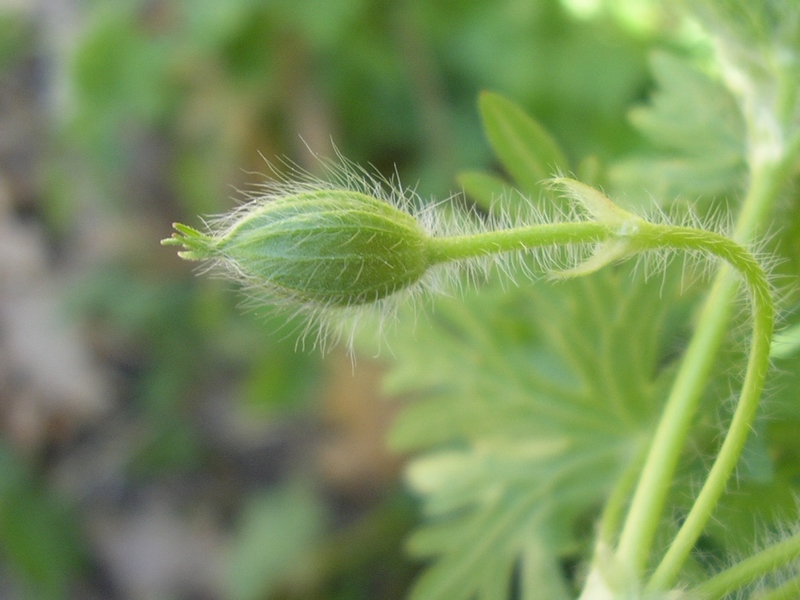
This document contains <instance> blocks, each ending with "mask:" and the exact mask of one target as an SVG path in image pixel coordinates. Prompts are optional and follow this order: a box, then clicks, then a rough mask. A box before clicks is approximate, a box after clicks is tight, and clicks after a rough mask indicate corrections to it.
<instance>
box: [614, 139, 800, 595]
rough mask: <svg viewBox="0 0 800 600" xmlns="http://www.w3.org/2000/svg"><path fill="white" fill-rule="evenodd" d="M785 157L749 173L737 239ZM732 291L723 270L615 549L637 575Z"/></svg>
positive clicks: (754, 218)
mask: <svg viewBox="0 0 800 600" xmlns="http://www.w3.org/2000/svg"><path fill="white" fill-rule="evenodd" d="M788 154H789V155H788V156H785V157H784V159H783V160H781V161H779V162H777V163H768V164H763V165H762V166H761V168H759V169H758V170H756V171H755V172H754V173H753V175H752V179H751V183H750V189H749V192H748V194H747V197H746V198H745V201H744V204H743V206H742V210H741V213H740V216H739V220H738V223H737V227H736V232H735V239H736V240H737V241H739V242H742V243H747V242H749V241H752V240H753V239H754V238H755V236H756V235H757V233H758V232H759V231H761V230H763V229H764V226H765V223H766V220H767V218H768V215H769V214H770V212H771V210H772V208H773V206H774V204H775V201H776V199H777V197H778V194H779V192H780V189H781V188H782V186H783V184H784V183H785V180H786V177H787V175H788V172H789V170H790V165H791V161H792V157H793V156H795V155H796V154H797V144H793V145H792V147H791V148H790V152H789V153H788ZM736 291H737V282H736V280H735V279H734V278H733V277H732V274H731V270H730V268H728V267H723V268H722V269H720V272H719V273H718V275H717V277H716V278H715V280H714V283H713V285H712V287H711V291H710V293H709V295H708V297H707V298H706V301H705V303H704V305H703V307H702V310H701V312H700V315H699V318H698V321H697V322H698V325H697V329H696V330H695V333H694V336H693V337H692V340H691V342H690V343H689V347H688V348H687V350H686V354H685V355H684V357H683V361H682V362H681V366H680V368H679V370H678V373H677V375H676V378H675V382H674V384H673V386H672V389H671V391H670V394H669V397H668V398H667V401H666V404H665V407H664V412H663V415H662V418H661V420H660V421H659V424H658V427H657V429H656V432H655V435H654V437H653V442H652V444H651V447H650V453H649V455H648V457H647V459H646V462H645V466H644V469H643V470H642V476H641V479H640V480H639V485H638V486H637V488H636V492H635V493H634V496H633V500H632V501H631V508H630V510H629V512H628V517H627V519H626V521H625V525H624V528H623V531H622V535H621V538H620V546H619V549H618V554H619V557H620V559H621V560H622V561H623V562H625V563H626V564H632V565H635V566H636V568H637V571H639V572H642V571H643V570H644V568H645V566H646V565H647V561H648V559H649V556H650V549H651V547H652V543H653V539H654V537H655V532H656V529H657V527H658V523H659V519H660V516H661V514H662V513H663V510H664V504H665V502H666V497H667V493H668V491H669V488H670V484H671V481H672V479H673V477H674V474H675V469H676V467H677V464H678V459H679V458H680V455H681V452H682V450H683V447H684V444H685V442H686V438H687V436H688V434H689V430H690V427H691V424H692V421H693V419H694V415H695V413H696V411H697V407H698V405H699V403H700V399H701V395H702V392H703V389H704V388H705V384H706V382H707V381H708V377H709V375H710V372H711V368H712V366H713V363H714V359H715V357H716V354H717V351H718V349H719V346H720V344H721V343H722V340H723V338H724V335H725V331H726V330H727V326H728V323H729V321H730V315H731V310H732V306H733V302H734V299H735V296H736ZM730 458H731V457H729V458H728V460H730ZM685 527H686V526H685V525H684V529H685ZM683 539H689V538H683ZM695 539H696V537H695ZM690 549H691V548H684V547H683V546H682V547H681V549H680V550H675V551H672V550H671V552H672V554H671V555H670V558H669V561H667V562H666V564H665V563H664V562H662V565H663V566H662V567H660V569H659V573H658V577H657V578H654V580H652V581H651V587H656V586H663V585H668V584H669V582H671V581H672V579H673V578H674V576H675V574H676V572H677V571H676V567H678V566H679V565H680V564H682V563H683V560H684V559H685V554H684V553H688V551H689V550H690ZM676 552H679V553H680V554H676ZM679 557H680V559H679ZM665 560H666V559H665Z"/></svg>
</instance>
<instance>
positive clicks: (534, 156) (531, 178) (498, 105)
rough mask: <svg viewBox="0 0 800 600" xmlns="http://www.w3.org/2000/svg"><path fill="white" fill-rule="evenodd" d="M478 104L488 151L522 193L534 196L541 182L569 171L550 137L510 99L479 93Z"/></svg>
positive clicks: (537, 192) (560, 152)
mask: <svg viewBox="0 0 800 600" xmlns="http://www.w3.org/2000/svg"><path fill="white" fill-rule="evenodd" d="M478 104H479V108H480V113H481V118H482V119H483V127H484V130H485V131H486V137H487V138H488V139H489V143H490V144H491V146H492V149H493V150H494V152H495V154H496V155H497V157H498V158H499V159H500V162H501V163H502V165H503V167H504V168H505V169H506V171H508V173H509V175H511V176H512V177H513V178H514V180H515V181H516V183H517V185H519V187H520V188H521V189H522V190H523V191H524V192H526V193H529V194H531V195H532V196H533V197H537V196H538V194H539V192H540V191H541V190H542V185H541V182H542V181H543V180H545V179H548V178H550V177H552V176H553V175H556V174H558V173H562V174H563V173H565V172H566V171H568V170H569V164H568V163H567V159H566V157H565V156H564V153H563V152H562V151H561V149H560V148H559V147H558V144H557V143H556V141H555V140H554V139H553V137H552V136H551V135H550V134H549V133H548V132H547V131H546V130H545V129H544V127H542V126H541V125H540V124H539V123H537V122H536V121H534V120H533V119H532V118H531V117H529V116H528V115H527V114H525V111H523V110H522V109H521V108H520V107H519V106H517V105H516V104H514V103H513V102H511V100H508V99H507V98H504V97H503V96H501V95H499V94H495V93H493V92H482V93H481V95H480V99H479V102H478Z"/></svg>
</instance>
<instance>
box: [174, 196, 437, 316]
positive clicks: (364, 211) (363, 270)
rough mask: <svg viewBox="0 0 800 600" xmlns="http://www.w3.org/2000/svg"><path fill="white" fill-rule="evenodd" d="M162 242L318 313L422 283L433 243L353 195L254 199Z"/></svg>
mask: <svg viewBox="0 0 800 600" xmlns="http://www.w3.org/2000/svg"><path fill="white" fill-rule="evenodd" d="M174 227H175V229H176V230H177V233H174V234H173V236H172V237H171V238H169V239H166V240H164V241H163V242H162V243H163V244H167V245H181V246H183V247H184V248H185V250H184V251H183V252H181V253H180V255H181V256H182V257H183V258H185V259H188V260H211V261H214V262H218V263H220V264H222V265H224V266H226V267H228V269H229V270H230V271H231V272H232V273H234V274H235V275H236V276H237V277H241V278H243V279H244V280H245V282H246V283H247V284H250V285H254V286H256V287H258V288H262V287H263V288H265V289H266V290H268V291H269V292H270V293H271V294H272V295H274V296H275V297H276V298H277V299H281V300H290V301H296V302H300V303H310V304H312V305H314V306H318V307H320V306H355V305H361V304H366V303H369V302H374V301H377V300H380V299H382V298H385V297H386V296H389V295H391V294H393V293H394V292H397V291H400V290H402V289H405V288H408V287H409V286H412V285H413V284H415V283H417V282H418V281H419V279H420V278H421V277H422V275H423V273H425V271H426V270H427V268H428V267H429V266H430V258H429V255H430V239H431V238H430V236H429V235H428V234H427V233H426V232H425V231H424V230H423V229H422V227H421V226H420V225H419V224H418V222H417V221H416V219H415V218H414V217H412V216H411V215H410V214H408V213H406V212H404V211H403V210H401V209H399V208H397V207H396V206H394V205H392V204H390V203H388V202H385V201H383V200H379V199H378V198H374V197H372V196H368V195H366V194H363V193H360V192H356V191H351V190H331V189H325V190H317V191H304V192H299V193H295V194H290V195H284V196H279V197H276V198H274V199H270V200H266V201H264V200H261V201H259V200H255V201H253V202H251V203H250V204H248V205H246V206H245V207H243V208H242V209H240V210H239V211H237V212H235V213H234V214H233V216H232V217H231V218H230V219H228V220H227V221H226V223H225V227H223V228H222V231H220V232H219V233H213V232H212V233H210V234H208V235H207V234H203V233H200V232H198V231H196V230H194V229H192V228H190V227H187V226H185V225H181V224H175V225H174Z"/></svg>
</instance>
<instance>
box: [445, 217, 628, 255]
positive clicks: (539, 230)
mask: <svg viewBox="0 0 800 600" xmlns="http://www.w3.org/2000/svg"><path fill="white" fill-rule="evenodd" d="M611 236H612V228H611V227H609V226H608V225H606V224H605V223H599V222H596V221H582V222H578V223H553V224H545V225H531V226H529V227H518V228H514V229H501V230H498V231H486V232H482V233H476V234H472V235H460V236H452V237H441V238H432V239H431V240H430V242H431V259H430V264H431V265H434V264H436V263H441V262H449V261H457V260H463V259H467V258H476V257H481V256H492V255H496V254H501V253H505V252H519V251H525V250H532V249H533V248H541V247H543V246H554V245H567V244H591V243H593V242H598V241H603V240H605V239H608V238H609V237H611Z"/></svg>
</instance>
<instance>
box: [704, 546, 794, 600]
mask: <svg viewBox="0 0 800 600" xmlns="http://www.w3.org/2000/svg"><path fill="white" fill-rule="evenodd" d="M798 558H800V533H796V534H794V535H793V536H792V537H790V538H788V539H785V540H783V541H782V542H779V543H777V544H775V545H774V546H770V547H769V548H767V549H765V550H762V551H761V552H759V553H757V554H754V555H753V556H749V557H748V558H746V559H744V560H743V561H741V562H740V563H738V564H736V565H734V566H732V567H730V568H729V569H726V570H725V571H723V572H722V573H718V574H717V575H715V576H714V577H712V578H711V579H709V580H707V581H704V582H703V583H701V584H700V585H698V586H696V587H695V588H694V589H692V590H690V592H689V594H688V595H689V597H690V598H695V597H697V598H702V599H703V600H717V599H718V598H722V597H723V596H725V595H726V594H728V593H730V592H733V591H735V590H738V589H739V588H741V587H744V586H745V585H747V584H749V583H752V582H753V581H756V580H757V579H759V578H760V577H763V576H765V575H767V574H769V573H771V572H772V571H774V570H775V569H778V568H780V567H782V566H784V565H786V564H788V563H790V562H792V561H793V560H797V559H798ZM788 586H790V587H786V588H785V589H784V586H781V587H780V588H777V589H775V590H772V591H771V592H769V593H767V594H766V596H760V597H759V599H760V600H761V598H764V597H767V598H772V597H776V598H781V597H782V596H780V595H777V596H775V594H781V593H784V592H788V591H792V592H793V595H791V596H785V597H786V598H789V597H791V598H796V597H797V595H796V594H797V591H798V581H797V580H792V581H790V582H788Z"/></svg>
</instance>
